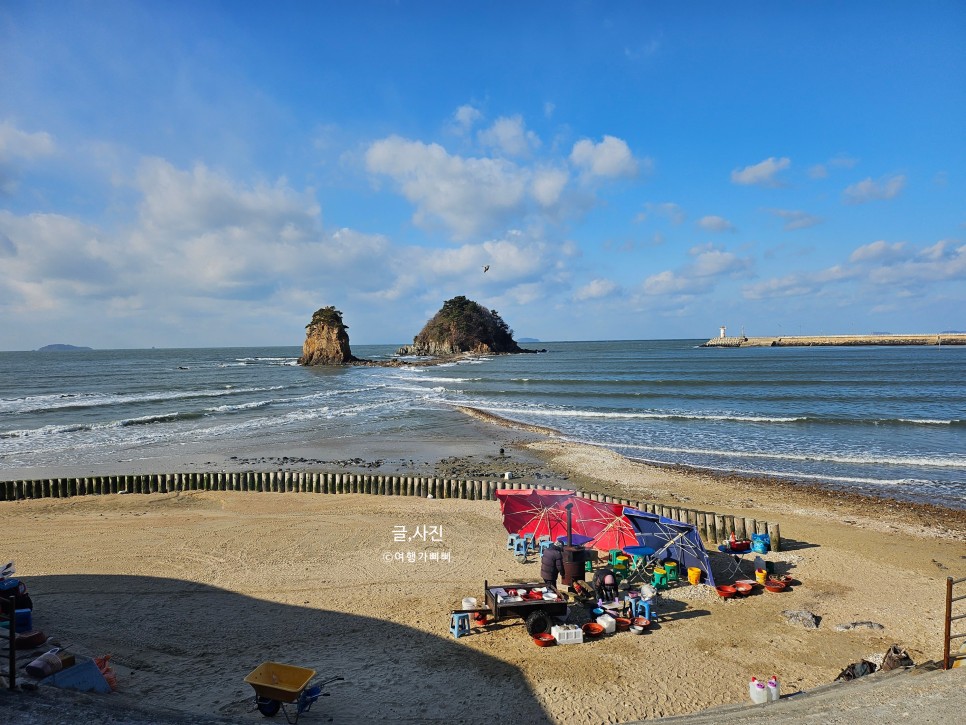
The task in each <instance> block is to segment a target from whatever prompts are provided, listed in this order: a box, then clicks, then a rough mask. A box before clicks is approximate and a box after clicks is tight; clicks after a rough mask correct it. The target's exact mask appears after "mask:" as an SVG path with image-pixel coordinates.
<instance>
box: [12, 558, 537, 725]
mask: <svg viewBox="0 0 966 725" xmlns="http://www.w3.org/2000/svg"><path fill="white" fill-rule="evenodd" d="M29 587H30V593H31V595H32V596H33V600H34V607H35V610H34V612H35V616H34V626H35V627H38V628H40V629H43V630H44V631H45V632H46V633H47V634H49V635H55V636H56V637H58V638H59V639H61V640H62V641H63V642H64V644H65V645H70V644H73V645H74V646H75V648H76V649H77V651H79V652H82V653H83V652H84V651H85V650H86V651H87V653H89V654H95V655H101V654H106V653H110V654H111V655H112V656H113V659H112V662H113V663H114V664H115V665H116V669H117V674H118V681H119V692H118V693H116V694H115V695H113V696H110V697H111V698H117V702H119V704H123V703H127V704H130V705H132V706H135V707H137V706H139V705H148V706H152V705H154V706H157V707H165V708H174V709H177V710H179V711H183V712H185V713H186V714H187V717H186V719H185V721H186V722H189V721H199V720H200V719H202V718H204V717H222V718H229V719H230V720H232V721H234V722H239V723H246V722H251V723H260V722H266V723H267V722H273V721H271V720H268V719H266V718H263V717H262V716H261V715H260V714H259V713H258V712H250V711H251V709H252V700H253V697H254V690H252V688H251V687H250V686H249V685H247V684H246V683H245V682H244V678H245V676H246V675H248V674H249V673H250V672H251V671H252V670H253V669H255V667H257V666H258V665H259V664H261V663H262V662H265V661H269V660H271V661H276V662H282V663H286V664H293V665H298V666H300V667H308V668H311V669H314V670H316V671H317V676H316V678H315V680H316V681H317V680H322V679H327V678H329V677H334V676H342V677H344V678H345V681H344V682H339V683H335V684H333V685H330V686H329V687H327V688H326V689H327V690H328V691H329V692H330V693H331V694H330V696H328V697H324V698H320V699H319V701H318V702H317V703H316V704H315V705H314V706H313V708H312V709H311V711H310V712H308V713H305V714H304V715H303V716H302V718H301V720H300V722H302V723H306V725H311V724H312V723H320V722H335V723H358V722H365V721H383V722H406V721H408V722H440V723H442V722H446V723H482V722H494V721H499V720H500V719H501V718H502V717H505V715H506V713H507V712H512V713H513V720H514V721H515V722H526V723H548V722H551V721H550V719H549V718H548V716H547V714H546V712H545V711H544V710H543V708H542V707H541V705H540V703H539V702H538V700H537V698H536V697H535V696H534V694H533V692H532V691H531V689H530V688H529V686H528V685H527V684H526V682H525V681H524V679H523V676H522V674H521V672H520V671H519V670H518V669H517V668H516V667H514V666H512V665H510V664H507V663H506V662H503V661H501V660H499V659H496V658H494V657H491V656H489V655H486V654H484V653H482V652H479V651H478V650H477V649H476V648H475V647H474V645H475V644H477V643H478V641H477V642H474V641H473V640H474V639H476V638H477V637H485V634H478V633H476V632H475V630H474V632H473V633H471V634H470V635H468V636H464V637H461V638H460V639H459V640H456V639H454V638H453V637H452V635H450V634H449V633H448V632H447V631H445V630H443V627H444V626H445V622H446V618H447V617H448V610H446V611H443V608H436V607H434V608H432V610H430V611H413V612H412V613H411V617H412V621H413V623H414V624H423V625H425V623H426V622H433V623H434V624H435V623H436V622H439V623H440V624H439V628H440V629H441V630H443V631H441V632H440V634H439V635H438V636H437V635H434V634H429V633H427V632H424V631H421V630H419V629H414V628H412V627H409V626H406V625H403V624H398V623H394V622H388V621H385V620H383V619H380V618H379V611H380V608H381V605H382V602H380V601H378V600H376V601H368V600H366V599H364V598H358V599H354V597H353V594H352V592H351V591H347V592H346V593H345V596H344V603H345V604H346V605H348V606H347V608H352V609H355V610H356V611H355V613H353V614H345V613H341V612H334V611H328V610H320V609H311V608H308V607H305V606H299V605H297V604H282V603H278V602H273V601H270V598H271V596H272V592H271V591H266V592H265V598H264V599H261V598H256V597H251V596H245V595H242V594H237V593H234V592H229V591H225V590H222V589H218V588H216V587H212V586H207V585H204V584H198V583H195V582H188V581H183V580H178V579H166V578H160V577H158V578H154V577H143V576H103V575H96V576H93V575H92V576H84V575H69V576H67V575H65V576H40V577H32V578H31V579H30V580H29ZM292 714H293V715H294V712H293V713H292ZM192 716H194V717H193V718H192ZM279 718H281V713H280V714H279ZM281 721H284V718H282V720H281Z"/></svg>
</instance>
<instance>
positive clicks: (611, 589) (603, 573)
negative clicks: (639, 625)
mask: <svg viewBox="0 0 966 725" xmlns="http://www.w3.org/2000/svg"><path fill="white" fill-rule="evenodd" d="M594 593H595V594H596V595H597V601H599V602H614V601H616V600H617V575H616V574H614V572H613V571H611V570H610V569H598V570H597V572H596V573H595V574H594Z"/></svg>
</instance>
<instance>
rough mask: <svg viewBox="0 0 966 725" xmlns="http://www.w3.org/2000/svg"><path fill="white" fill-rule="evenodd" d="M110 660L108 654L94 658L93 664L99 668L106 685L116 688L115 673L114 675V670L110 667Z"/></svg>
mask: <svg viewBox="0 0 966 725" xmlns="http://www.w3.org/2000/svg"><path fill="white" fill-rule="evenodd" d="M110 661H111V656H110V655H104V656H103V657H95V658H94V664H95V665H97V669H99V670H100V671H101V674H102V675H104V680H105V681H106V682H107V684H108V685H110V687H111V689H112V690H117V675H115V674H114V670H112V669H111V664H110Z"/></svg>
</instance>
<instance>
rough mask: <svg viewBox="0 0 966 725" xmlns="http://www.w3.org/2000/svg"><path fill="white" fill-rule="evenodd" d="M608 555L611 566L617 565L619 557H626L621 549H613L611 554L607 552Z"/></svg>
mask: <svg viewBox="0 0 966 725" xmlns="http://www.w3.org/2000/svg"><path fill="white" fill-rule="evenodd" d="M607 554H608V560H609V563H610V565H611V566H614V564H616V563H617V557H618V556H625V554H624V552H623V551H621V550H620V549H611V550H610V551H609V552H607Z"/></svg>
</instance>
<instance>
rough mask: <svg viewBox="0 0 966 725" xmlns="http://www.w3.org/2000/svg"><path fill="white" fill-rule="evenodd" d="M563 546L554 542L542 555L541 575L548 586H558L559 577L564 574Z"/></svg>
mask: <svg viewBox="0 0 966 725" xmlns="http://www.w3.org/2000/svg"><path fill="white" fill-rule="evenodd" d="M563 573H564V566H563V547H562V546H561V545H560V544H559V543H558V542H556V541H555V542H553V544H551V545H550V546H548V547H547V548H546V549H544V551H543V556H541V557H540V577H541V578H542V579H543V583H544V584H546V585H547V586H548V587H553V588H554V589H556V588H557V577H558V576H563Z"/></svg>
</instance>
